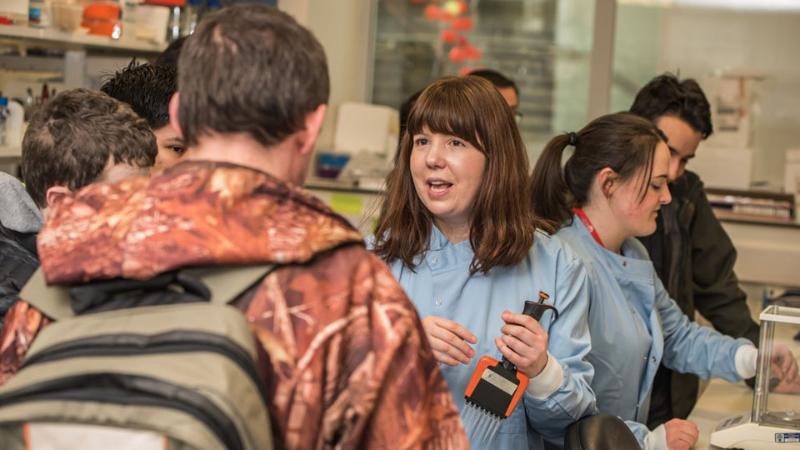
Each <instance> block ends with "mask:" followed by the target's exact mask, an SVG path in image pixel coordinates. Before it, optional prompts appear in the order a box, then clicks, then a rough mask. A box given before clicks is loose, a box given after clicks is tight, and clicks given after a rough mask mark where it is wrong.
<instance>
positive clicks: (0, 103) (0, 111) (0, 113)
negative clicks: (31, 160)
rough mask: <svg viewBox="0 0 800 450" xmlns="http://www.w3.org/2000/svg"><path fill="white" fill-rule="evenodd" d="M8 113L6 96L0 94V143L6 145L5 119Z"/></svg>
mask: <svg viewBox="0 0 800 450" xmlns="http://www.w3.org/2000/svg"><path fill="white" fill-rule="evenodd" d="M8 114H9V112H8V97H3V96H2V95H0V145H6V119H7V118H8Z"/></svg>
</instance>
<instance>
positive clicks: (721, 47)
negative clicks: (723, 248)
mask: <svg viewBox="0 0 800 450" xmlns="http://www.w3.org/2000/svg"><path fill="white" fill-rule="evenodd" d="M798 41H800V13H798V12H785V11H784V12H775V11H772V12H763V11H762V12H759V11H737V10H729V9H715V10H708V9H699V8H687V7H681V8H677V7H673V8H655V7H642V6H633V5H620V7H619V16H618V29H617V48H616V50H617V55H615V68H614V69H615V72H616V73H617V75H618V77H622V78H624V79H626V80H630V81H634V82H638V83H639V84H640V85H641V84H644V83H646V82H647V81H648V79H649V78H651V77H652V76H655V75H656V74H658V73H661V72H664V71H670V72H673V73H675V72H680V76H681V77H691V78H696V79H698V81H700V82H701V83H702V80H703V78H704V77H706V76H708V75H710V74H712V73H714V72H717V71H720V70H723V71H725V70H745V71H748V72H757V73H762V74H764V75H765V76H766V79H765V80H764V81H763V82H760V84H759V85H757V87H756V93H757V95H758V104H759V105H760V107H761V108H760V114H759V115H757V116H756V118H755V124H754V142H753V148H754V159H753V170H752V176H753V181H754V182H758V181H765V182H768V183H769V185H770V186H774V187H780V186H782V179H783V165H784V152H785V151H786V149H788V148H797V147H800V114H798V107H797V105H798V104H800V64H799V63H798V60H797V49H796V47H795V46H794V43H796V42H798ZM636 55H639V56H638V58H637V56H636ZM649 68H652V69H653V70H652V72H651V74H650V75H649V76H648V73H647V72H648V69H649ZM634 84H635V83H634ZM616 90H617V91H618V92H615V94H614V96H613V99H614V101H613V102H612V104H613V105H614V107H616V108H624V107H626V106H625V105H626V104H627V105H628V106H629V105H630V102H631V101H632V100H633V95H634V94H635V92H630V91H629V90H626V89H624V88H623V87H621V86H619V85H617V86H616ZM623 91H624V92H623ZM700 151H702V145H701V147H700ZM689 167H690V168H691V163H690V166H689Z"/></svg>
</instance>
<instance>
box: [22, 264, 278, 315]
mask: <svg viewBox="0 0 800 450" xmlns="http://www.w3.org/2000/svg"><path fill="white" fill-rule="evenodd" d="M276 266H277V264H251V265H246V266H222V267H200V268H192V269H185V270H184V271H185V272H186V273H188V274H189V275H192V276H195V277H197V278H200V280H201V281H202V282H203V284H205V285H206V286H207V287H208V289H209V291H211V303H213V304H216V305H224V304H228V303H230V302H232V301H233V300H235V299H236V297H238V296H239V295H240V294H242V293H243V292H244V291H246V290H248V289H250V288H251V287H252V286H253V285H254V284H255V283H257V282H259V281H260V280H261V279H263V278H264V277H265V276H267V275H268V274H269V273H270V272H272V270H273V269H275V267H276ZM19 296H20V298H21V299H23V300H25V301H26V302H28V303H30V304H31V305H33V306H34V307H36V309H38V310H39V311H41V312H42V313H44V315H46V316H47V317H50V318H51V319H54V320H63V319H66V318H69V317H73V316H74V315H75V313H74V312H73V311H72V307H71V306H70V297H69V286H48V285H47V282H46V281H45V279H44V273H43V272H42V269H41V268H39V269H37V270H36V272H35V273H34V274H33V276H32V277H31V279H30V280H28V283H27V284H25V287H24V288H23V289H22V291H21V292H20V295H19Z"/></svg>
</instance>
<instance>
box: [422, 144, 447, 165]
mask: <svg viewBox="0 0 800 450" xmlns="http://www.w3.org/2000/svg"><path fill="white" fill-rule="evenodd" d="M425 164H426V165H427V166H428V167H429V168H432V169H433V168H437V169H438V168H441V167H444V164H445V159H444V144H443V143H441V142H439V141H437V140H434V141H432V142H431V143H430V146H429V147H428V153H427V154H426V155H425Z"/></svg>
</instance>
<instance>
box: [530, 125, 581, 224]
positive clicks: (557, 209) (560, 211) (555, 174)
mask: <svg viewBox="0 0 800 450" xmlns="http://www.w3.org/2000/svg"><path fill="white" fill-rule="evenodd" d="M575 144H576V135H575V133H567V134H561V135H558V136H556V137H554V138H553V139H551V140H550V142H548V143H547V146H545V148H544V151H543V152H542V155H541V156H540V157H539V160H538V161H537V162H536V167H534V169H533V175H532V176H531V183H530V184H531V192H532V194H533V212H534V215H535V216H536V217H540V218H542V219H544V220H546V221H547V222H549V223H550V225H551V226H552V227H553V228H554V229H555V230H558V229H559V228H561V226H562V225H563V224H564V222H566V221H567V220H569V219H570V218H571V217H572V212H571V207H572V205H571V200H570V196H569V195H568V194H569V187H568V186H567V182H566V180H565V179H564V174H563V172H562V170H561V159H562V157H563V155H564V149H565V148H566V147H567V146H568V145H575Z"/></svg>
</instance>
